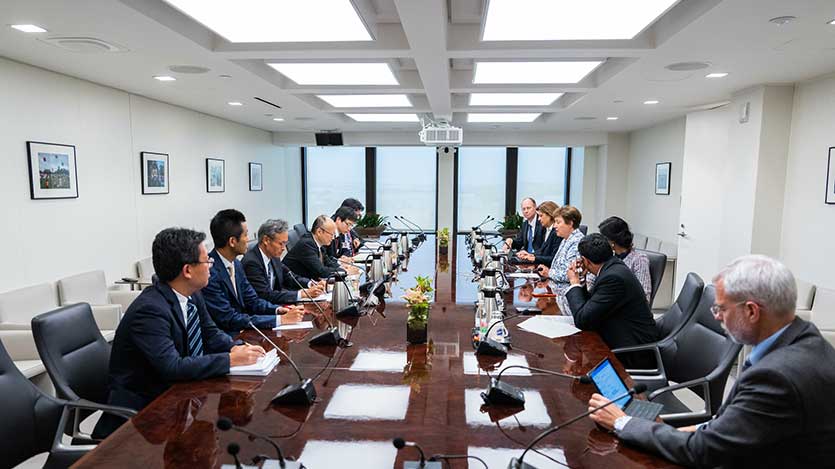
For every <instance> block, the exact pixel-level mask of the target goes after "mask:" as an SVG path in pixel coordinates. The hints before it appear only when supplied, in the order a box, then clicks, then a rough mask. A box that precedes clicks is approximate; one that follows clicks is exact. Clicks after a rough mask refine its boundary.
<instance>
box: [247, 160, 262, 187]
mask: <svg viewBox="0 0 835 469" xmlns="http://www.w3.org/2000/svg"><path fill="white" fill-rule="evenodd" d="M262 182H263V181H262V180H261V163H249V190H251V191H261V190H264V186H263V184H262Z"/></svg>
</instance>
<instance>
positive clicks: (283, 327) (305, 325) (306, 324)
mask: <svg viewBox="0 0 835 469" xmlns="http://www.w3.org/2000/svg"><path fill="white" fill-rule="evenodd" d="M294 329H313V321H301V322H297V323H294V324H280V325H278V326H276V327H274V328H273V330H274V331H292V330H294ZM273 351H275V350H273Z"/></svg>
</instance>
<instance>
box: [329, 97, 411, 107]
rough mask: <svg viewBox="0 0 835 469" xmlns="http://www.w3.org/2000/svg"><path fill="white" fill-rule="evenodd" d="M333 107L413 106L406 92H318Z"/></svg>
mask: <svg viewBox="0 0 835 469" xmlns="http://www.w3.org/2000/svg"><path fill="white" fill-rule="evenodd" d="M316 97H317V98H319V99H321V100H322V101H325V102H326V103H328V104H330V105H331V106H333V107H337V108H340V107H412V103H411V102H410V101H409V98H408V97H407V96H406V95H405V94H318V95H316Z"/></svg>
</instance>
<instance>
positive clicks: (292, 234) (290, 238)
mask: <svg viewBox="0 0 835 469" xmlns="http://www.w3.org/2000/svg"><path fill="white" fill-rule="evenodd" d="M300 238H301V236H300V235H299V232H298V231H296V230H289V231H288V232H287V250H288V251H289V250H290V249H293V246H295V245H296V243H298V242H299V239H300Z"/></svg>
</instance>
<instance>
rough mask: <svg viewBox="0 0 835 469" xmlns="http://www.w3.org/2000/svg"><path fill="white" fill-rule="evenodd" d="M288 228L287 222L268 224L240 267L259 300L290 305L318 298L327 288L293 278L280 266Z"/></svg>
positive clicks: (266, 223) (313, 282)
mask: <svg viewBox="0 0 835 469" xmlns="http://www.w3.org/2000/svg"><path fill="white" fill-rule="evenodd" d="M287 230H288V225H287V222H286V221H284V220H267V221H265V222H264V223H263V224H262V225H261V227H260V228H259V229H258V244H256V245H255V246H253V247H252V248H250V249H249V250H248V251H247V252H246V254H244V258H243V259H241V264H243V266H244V272H245V273H246V278H247V280H249V283H250V284H252V288H254V289H255V292H256V293H258V296H259V297H261V298H263V299H264V300H267V301H269V302H271V303H276V304H290V303H295V302H297V301H299V300H301V299H304V298H316V297H318V296H319V295H321V294H322V292H323V288H324V285H322V284H320V283H319V282H315V281H313V280H310V279H309V278H305V277H301V276H296V275H293V273H292V272H291V271H290V269H289V268H288V267H287V266H286V265H284V263H282V262H281V255H282V254H284V250H285V249H286V246H287V239H288V235H287Z"/></svg>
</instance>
